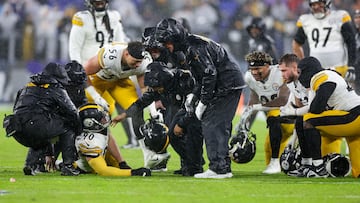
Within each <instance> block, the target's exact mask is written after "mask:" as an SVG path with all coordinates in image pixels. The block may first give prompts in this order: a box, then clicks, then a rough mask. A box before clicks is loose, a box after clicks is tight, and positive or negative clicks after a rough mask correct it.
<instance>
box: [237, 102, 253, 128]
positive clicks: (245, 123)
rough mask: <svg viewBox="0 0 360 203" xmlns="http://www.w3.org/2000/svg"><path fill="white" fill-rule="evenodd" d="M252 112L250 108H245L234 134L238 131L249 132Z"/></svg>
mask: <svg viewBox="0 0 360 203" xmlns="http://www.w3.org/2000/svg"><path fill="white" fill-rule="evenodd" d="M253 112H254V110H253V107H252V106H247V107H245V109H244V111H243V113H242V114H241V118H240V122H239V124H238V125H237V126H236V129H235V130H236V132H238V131H240V130H246V131H249V130H250V123H249V121H250V118H251V116H252V114H253Z"/></svg>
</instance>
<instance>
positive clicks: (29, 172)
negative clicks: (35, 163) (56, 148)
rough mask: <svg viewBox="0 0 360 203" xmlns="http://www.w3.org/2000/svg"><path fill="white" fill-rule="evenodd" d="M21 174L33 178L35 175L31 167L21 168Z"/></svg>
mask: <svg viewBox="0 0 360 203" xmlns="http://www.w3.org/2000/svg"><path fill="white" fill-rule="evenodd" d="M23 172H24V175H26V176H34V175H36V174H35V171H34V170H33V169H32V168H31V166H25V167H24V168H23Z"/></svg>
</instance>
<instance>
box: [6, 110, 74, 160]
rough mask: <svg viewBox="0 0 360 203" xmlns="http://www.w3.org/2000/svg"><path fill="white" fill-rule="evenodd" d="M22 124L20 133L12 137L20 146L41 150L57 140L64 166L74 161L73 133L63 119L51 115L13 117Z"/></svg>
mask: <svg viewBox="0 0 360 203" xmlns="http://www.w3.org/2000/svg"><path fill="white" fill-rule="evenodd" d="M15 116H17V117H18V119H19V120H20V122H21V123H22V131H21V132H19V133H16V134H15V135H13V137H14V138H15V139H16V140H17V141H18V142H19V143H20V144H22V145H24V146H26V147H31V148H33V149H34V150H38V149H42V148H45V147H47V146H48V145H49V144H51V142H52V140H54V139H57V138H58V139H59V141H58V142H59V144H60V149H61V152H62V157H63V161H64V164H65V165H67V164H72V163H73V162H74V161H75V160H74V154H75V153H76V148H75V132H74V130H73V129H72V128H71V127H70V126H68V124H67V122H68V121H66V120H65V119H62V118H61V117H57V116H53V115H43V114H38V115H32V114H22V115H15Z"/></svg>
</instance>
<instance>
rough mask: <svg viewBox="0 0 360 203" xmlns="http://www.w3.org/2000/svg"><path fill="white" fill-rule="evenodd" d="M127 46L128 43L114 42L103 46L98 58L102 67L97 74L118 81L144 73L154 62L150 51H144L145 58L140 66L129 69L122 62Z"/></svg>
mask: <svg viewBox="0 0 360 203" xmlns="http://www.w3.org/2000/svg"><path fill="white" fill-rule="evenodd" d="M126 48H127V44H126V43H112V44H107V45H105V46H104V47H103V48H101V49H100V50H99V53H98V59H99V64H100V66H101V67H102V69H101V70H100V71H99V72H97V73H96V75H97V76H98V77H99V78H101V79H103V80H106V81H116V80H119V79H124V78H128V77H129V76H132V75H142V74H144V73H145V71H146V67H147V65H149V64H150V63H151V62H152V58H151V55H150V53H148V52H145V53H144V54H145V57H144V60H143V61H142V63H141V65H140V66H139V67H138V68H135V69H129V68H128V67H125V66H123V65H122V64H121V57H122V54H123V52H124V50H125V49H126Z"/></svg>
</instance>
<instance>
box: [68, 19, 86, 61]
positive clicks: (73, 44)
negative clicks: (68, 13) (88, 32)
mask: <svg viewBox="0 0 360 203" xmlns="http://www.w3.org/2000/svg"><path fill="white" fill-rule="evenodd" d="M84 40H85V30H84V25H83V21H82V19H81V18H80V17H79V16H77V15H76V14H75V15H74V17H73V20H72V27H71V30H70V36H69V56H70V59H71V60H75V61H78V62H79V63H80V64H82V63H84V62H85V61H82V59H81V49H82V47H83V44H84Z"/></svg>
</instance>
